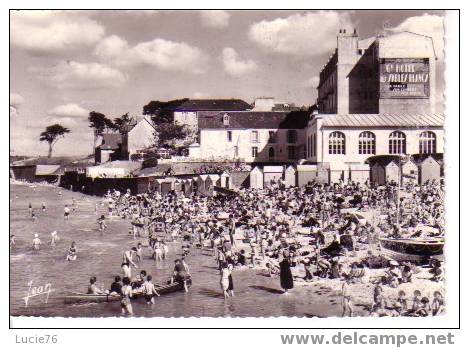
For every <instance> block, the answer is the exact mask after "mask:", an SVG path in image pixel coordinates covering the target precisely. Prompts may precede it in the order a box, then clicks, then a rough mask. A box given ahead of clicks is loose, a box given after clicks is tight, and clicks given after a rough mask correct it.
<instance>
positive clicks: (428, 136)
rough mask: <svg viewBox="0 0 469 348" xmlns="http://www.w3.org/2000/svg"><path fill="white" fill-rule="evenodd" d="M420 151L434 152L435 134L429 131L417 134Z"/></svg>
mask: <svg viewBox="0 0 469 348" xmlns="http://www.w3.org/2000/svg"><path fill="white" fill-rule="evenodd" d="M419 152H420V153H436V134H435V133H433V132H430V131H426V132H422V133H420V136H419Z"/></svg>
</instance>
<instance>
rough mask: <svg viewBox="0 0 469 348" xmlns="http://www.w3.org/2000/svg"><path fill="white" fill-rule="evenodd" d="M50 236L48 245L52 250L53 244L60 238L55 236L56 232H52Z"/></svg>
mask: <svg viewBox="0 0 469 348" xmlns="http://www.w3.org/2000/svg"><path fill="white" fill-rule="evenodd" d="M50 236H51V239H50V245H51V246H52V247H53V248H54V247H55V244H56V243H57V242H58V241H59V239H60V238H59V236H58V235H57V231H52V232H51V234H50Z"/></svg>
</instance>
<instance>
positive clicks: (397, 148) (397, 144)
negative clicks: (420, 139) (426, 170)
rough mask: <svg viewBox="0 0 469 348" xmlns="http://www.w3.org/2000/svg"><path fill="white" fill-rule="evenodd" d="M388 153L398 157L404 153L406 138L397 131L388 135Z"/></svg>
mask: <svg viewBox="0 0 469 348" xmlns="http://www.w3.org/2000/svg"><path fill="white" fill-rule="evenodd" d="M389 153H390V154H394V155H399V154H403V153H406V137H405V134H404V133H402V132H399V131H394V132H392V133H391V134H390V135H389Z"/></svg>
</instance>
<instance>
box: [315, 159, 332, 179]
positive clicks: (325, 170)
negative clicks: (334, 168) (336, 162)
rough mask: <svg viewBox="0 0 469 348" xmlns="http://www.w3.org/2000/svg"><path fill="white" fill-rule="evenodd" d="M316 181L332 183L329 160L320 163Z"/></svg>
mask: <svg viewBox="0 0 469 348" xmlns="http://www.w3.org/2000/svg"><path fill="white" fill-rule="evenodd" d="M316 183H318V184H329V183H330V164H329V163H328V162H323V163H318V165H317V172H316Z"/></svg>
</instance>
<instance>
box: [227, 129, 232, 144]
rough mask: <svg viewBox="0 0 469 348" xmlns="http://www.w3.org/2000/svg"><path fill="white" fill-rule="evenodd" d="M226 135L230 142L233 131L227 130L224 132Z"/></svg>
mask: <svg viewBox="0 0 469 348" xmlns="http://www.w3.org/2000/svg"><path fill="white" fill-rule="evenodd" d="M226 137H227V139H228V141H229V142H231V141H232V140H233V133H232V132H231V131H227V132H226Z"/></svg>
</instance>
